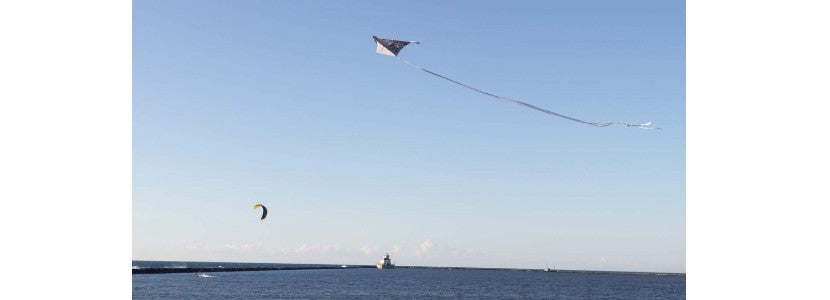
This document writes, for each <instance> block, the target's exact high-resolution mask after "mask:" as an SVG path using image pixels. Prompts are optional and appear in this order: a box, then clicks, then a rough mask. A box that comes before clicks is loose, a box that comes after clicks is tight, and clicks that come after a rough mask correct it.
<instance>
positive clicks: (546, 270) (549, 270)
mask: <svg viewBox="0 0 830 300" xmlns="http://www.w3.org/2000/svg"><path fill="white" fill-rule="evenodd" d="M543 271H545V272H556V269H551V268H548V266H545V269H544V270H543Z"/></svg>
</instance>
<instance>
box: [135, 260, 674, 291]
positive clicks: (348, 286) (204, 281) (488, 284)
mask: <svg viewBox="0 0 830 300" xmlns="http://www.w3.org/2000/svg"><path fill="white" fill-rule="evenodd" d="M134 265H135V263H134ZM189 266H190V265H189ZM154 267H155V266H154ZM171 267H175V266H171ZM208 274H209V275H210V276H213V277H207V278H205V277H196V276H194V274H192V273H178V274H146V275H133V298H140V299H159V298H166V299H182V298H184V299H188V298H222V299H263V298H283V299H284V298H289V299H297V298H305V299H308V298H329V299H331V298H334V299H343V298H459V297H461V298H534V299H550V298H553V299H587V298H590V299H600V298H622V299H635V298H636V299H643V298H660V299H680V298H685V294H686V277H684V276H652V275H623V274H579V273H544V272H527V271H493V270H458V269H451V270H448V269H395V270H376V269H335V270H292V271H257V272H215V273H208Z"/></svg>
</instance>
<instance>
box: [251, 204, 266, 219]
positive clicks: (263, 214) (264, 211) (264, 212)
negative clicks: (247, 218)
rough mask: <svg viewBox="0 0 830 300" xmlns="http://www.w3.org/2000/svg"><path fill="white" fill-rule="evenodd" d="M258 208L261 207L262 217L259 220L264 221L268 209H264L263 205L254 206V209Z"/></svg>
mask: <svg viewBox="0 0 830 300" xmlns="http://www.w3.org/2000/svg"><path fill="white" fill-rule="evenodd" d="M260 207H262V217H261V218H259V220H265V216H267V215H268V209H267V208H265V205H262V204H259V203H257V204H256V205H254V209H257V208H260Z"/></svg>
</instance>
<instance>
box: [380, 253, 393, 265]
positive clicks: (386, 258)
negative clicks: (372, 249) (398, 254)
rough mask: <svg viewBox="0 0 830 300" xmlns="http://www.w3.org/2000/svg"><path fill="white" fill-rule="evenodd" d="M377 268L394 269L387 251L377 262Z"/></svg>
mask: <svg viewBox="0 0 830 300" xmlns="http://www.w3.org/2000/svg"><path fill="white" fill-rule="evenodd" d="M377 267H378V269H394V268H395V265H394V264H392V259H390V258H389V253H386V255H385V256H383V259H381V260H380V262H379V263H378V264H377Z"/></svg>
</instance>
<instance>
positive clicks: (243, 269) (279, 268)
mask: <svg viewBox="0 0 830 300" xmlns="http://www.w3.org/2000/svg"><path fill="white" fill-rule="evenodd" d="M357 268H375V266H370V265H365V266H363V265H358V266H348V267H345V268H343V267H340V266H277V267H199V268H189V267H184V268H138V269H133V274H167V273H208V272H249V271H288V270H324V269H357Z"/></svg>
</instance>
